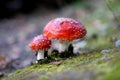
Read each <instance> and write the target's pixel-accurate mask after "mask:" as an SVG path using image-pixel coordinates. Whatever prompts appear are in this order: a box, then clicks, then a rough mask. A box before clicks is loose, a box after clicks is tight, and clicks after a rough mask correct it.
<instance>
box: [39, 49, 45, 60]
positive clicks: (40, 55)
mask: <svg viewBox="0 0 120 80" xmlns="http://www.w3.org/2000/svg"><path fill="white" fill-rule="evenodd" d="M41 59H44V50H39V51H38V54H37V61H39V60H41Z"/></svg>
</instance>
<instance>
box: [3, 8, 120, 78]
mask: <svg viewBox="0 0 120 80" xmlns="http://www.w3.org/2000/svg"><path fill="white" fill-rule="evenodd" d="M77 7H78V6H77ZM83 7H84V6H83ZM73 8H74V7H73ZM105 11H106V13H105ZM107 14H110V12H109V10H107V9H106V7H105V6H102V7H98V9H96V10H95V11H93V12H92V14H88V13H87V14H86V15H87V16H86V17H85V18H84V19H81V22H83V24H85V26H87V30H88V36H89V37H88V39H87V45H86V46H85V49H84V50H83V51H82V54H79V55H77V56H75V57H71V58H67V59H65V60H62V59H61V60H60V62H61V64H60V65H58V66H57V65H55V64H53V63H52V62H50V63H47V64H34V65H32V66H29V67H27V68H24V69H20V70H17V71H15V72H14V73H13V74H12V75H10V76H9V77H7V78H3V80H120V76H119V74H120V68H119V67H120V62H119V60H120V57H119V55H120V47H118V48H116V47H115V45H114V44H115V41H113V42H111V41H110V37H111V36H113V37H116V38H117V39H120V31H119V29H117V27H116V28H115V27H112V26H115V25H114V24H113V22H112V21H111V20H110V18H111V17H110V16H111V15H107ZM103 17H104V18H103ZM96 19H97V20H100V21H101V26H107V27H108V26H109V27H108V28H107V29H105V30H103V32H102V30H101V29H99V27H94V28H93V27H92V26H93V25H92V22H93V21H94V20H96ZM102 24H104V25H102ZM104 32H105V33H104ZM93 33H96V34H97V36H98V38H96V39H94V38H91V35H92V34H93ZM103 49H108V50H109V51H110V52H108V53H101V50H103Z"/></svg>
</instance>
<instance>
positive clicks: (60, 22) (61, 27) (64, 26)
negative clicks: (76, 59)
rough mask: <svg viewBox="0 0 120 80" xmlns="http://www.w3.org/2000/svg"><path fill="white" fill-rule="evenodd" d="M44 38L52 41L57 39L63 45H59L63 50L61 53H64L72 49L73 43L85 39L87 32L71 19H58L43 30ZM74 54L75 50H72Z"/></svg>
mask: <svg viewBox="0 0 120 80" xmlns="http://www.w3.org/2000/svg"><path fill="white" fill-rule="evenodd" d="M43 33H44V36H46V37H48V38H52V39H57V40H59V42H60V43H61V45H59V46H60V47H61V48H62V49H60V50H59V52H63V51H65V50H67V49H68V52H69V51H70V49H72V47H71V41H73V40H76V39H80V38H83V37H84V36H85V35H86V33H87V31H86V29H85V28H84V26H83V25H82V24H81V23H80V22H78V21H76V20H74V19H71V18H56V19H53V20H51V21H50V22H49V23H48V24H47V25H46V26H45V28H44V30H43ZM72 53H73V49H72Z"/></svg>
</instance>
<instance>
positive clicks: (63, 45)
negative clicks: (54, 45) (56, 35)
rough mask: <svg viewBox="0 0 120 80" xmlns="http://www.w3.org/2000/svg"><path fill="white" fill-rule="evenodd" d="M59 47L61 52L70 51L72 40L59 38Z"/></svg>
mask: <svg viewBox="0 0 120 80" xmlns="http://www.w3.org/2000/svg"><path fill="white" fill-rule="evenodd" d="M59 43H60V44H59V49H58V51H59V53H61V52H64V51H66V50H67V51H68V47H69V45H70V44H71V42H70V41H67V40H59Z"/></svg>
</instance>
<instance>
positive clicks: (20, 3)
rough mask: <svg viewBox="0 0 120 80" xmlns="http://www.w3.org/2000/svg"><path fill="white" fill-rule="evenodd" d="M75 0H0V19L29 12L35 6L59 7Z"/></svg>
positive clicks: (35, 7) (34, 8)
mask: <svg viewBox="0 0 120 80" xmlns="http://www.w3.org/2000/svg"><path fill="white" fill-rule="evenodd" d="M75 1H77V0H0V10H1V11H0V19H3V18H11V17H13V16H15V15H16V14H18V13H23V14H29V13H31V12H33V11H34V10H36V9H37V8H49V9H60V8H61V7H64V6H65V5H68V4H71V3H73V2H75ZM80 1H82V0H80Z"/></svg>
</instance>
